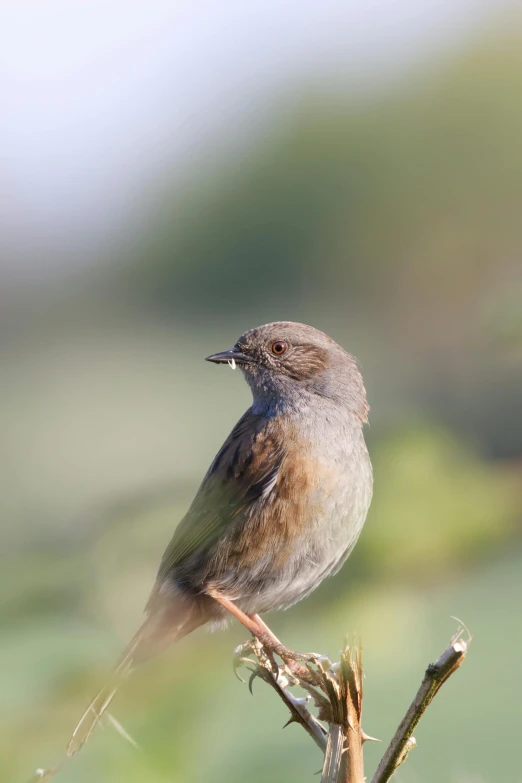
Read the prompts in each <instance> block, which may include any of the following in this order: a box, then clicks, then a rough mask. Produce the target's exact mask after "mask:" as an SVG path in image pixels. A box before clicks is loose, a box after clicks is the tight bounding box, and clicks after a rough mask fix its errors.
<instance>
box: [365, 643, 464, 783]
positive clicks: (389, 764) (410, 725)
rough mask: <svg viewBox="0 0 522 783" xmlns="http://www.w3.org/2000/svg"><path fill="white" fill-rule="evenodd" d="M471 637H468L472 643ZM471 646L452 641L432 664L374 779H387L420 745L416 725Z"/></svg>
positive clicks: (382, 781) (378, 782)
mask: <svg viewBox="0 0 522 783" xmlns="http://www.w3.org/2000/svg"><path fill="white" fill-rule="evenodd" d="M469 641H470V640H469V639H468V643H469ZM467 649H468V644H467V643H466V642H465V641H463V640H461V641H456V640H455V641H452V643H451V644H450V645H449V647H448V648H447V649H446V650H444V652H443V653H442V655H441V656H440V658H439V659H438V661H437V662H436V663H432V664H430V666H428V668H427V669H426V673H425V675H424V679H423V681H422V683H421V686H420V688H419V690H418V691H417V694H416V696H415V698H414V699H413V701H412V703H411V704H410V706H409V708H408V711H407V712H406V715H405V716H404V718H403V719H402V721H401V723H400V725H399V728H398V729H397V731H396V732H395V734H394V736H393V739H392V741H391V742H390V744H389V746H388V748H387V750H386V753H385V754H384V756H383V758H382V760H381V763H380V764H379V766H378V767H377V771H376V772H375V775H374V776H373V778H372V781H371V783H387V781H388V780H390V778H391V776H392V775H393V773H394V772H395V770H396V769H397V767H399V766H400V765H401V764H402V763H403V762H404V761H405V760H406V757H407V755H408V753H409V752H410V750H411V749H412V748H414V747H415V745H416V742H415V739H414V738H413V736H412V734H413V732H414V730H415V727H416V726H417V724H418V722H419V721H420V719H421V718H422V716H423V715H424V713H425V712H426V710H427V709H428V707H429V705H430V704H431V702H432V701H433V699H434V697H435V695H436V694H437V693H438V692H439V690H440V688H441V686H442V685H443V684H444V683H445V682H446V680H447V679H448V678H449V677H451V675H452V674H453V673H454V672H456V671H457V669H458V668H459V666H460V665H461V664H462V663H463V661H464V658H465V657H466V653H467Z"/></svg>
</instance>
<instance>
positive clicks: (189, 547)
mask: <svg viewBox="0 0 522 783" xmlns="http://www.w3.org/2000/svg"><path fill="white" fill-rule="evenodd" d="M207 360H208V361H210V362H215V363H218V364H224V363H228V364H230V365H231V366H232V368H235V367H236V366H238V367H239V368H240V369H241V370H242V372H243V373H244V375H245V378H246V380H247V383H248V384H249V386H250V388H251V390H252V395H253V404H252V407H251V408H249V409H248V410H247V412H246V413H245V414H244V415H243V416H242V417H241V419H240V420H239V422H238V423H237V424H236V426H235V427H234V429H233V430H232V432H231V433H230V435H229V436H228V438H227V440H226V441H225V443H224V444H223V446H222V448H221V449H220V451H219V452H218V454H217V456H216V458H215V459H214V461H213V463H212V465H211V466H210V468H209V470H208V472H207V474H206V476H205V478H204V479H203V483H202V484H201V486H200V488H199V490H198V492H197V494H196V497H195V498H194V500H193V502H192V505H191V506H190V508H189V510H188V512H187V514H186V515H185V517H184V518H183V519H182V521H181V522H180V524H179V525H178V527H177V528H176V530H175V533H174V536H173V538H172V540H171V542H170V544H169V545H168V547H167V549H166V551H165V554H164V555H163V558H162V561H161V564H160V567H159V572H158V576H157V578H156V583H155V585H154V587H153V590H152V593H151V596H150V598H149V601H148V603H147V606H146V614H147V618H146V620H145V622H144V623H143V625H142V626H141V628H140V629H139V631H138V632H137V634H136V635H135V636H134V638H133V639H132V641H131V642H130V644H129V645H128V647H127V649H126V650H125V652H124V654H123V656H122V659H121V661H120V663H119V665H118V667H117V669H116V672H115V674H114V677H113V679H112V680H111V682H110V683H109V684H108V685H107V686H106V687H105V688H104V689H103V690H102V691H101V692H100V693H99V694H98V695H97V696H96V698H95V699H94V700H93V702H92V703H91V704H90V705H89V707H88V709H87V710H86V712H85V713H84V715H83V717H82V719H81V720H80V723H79V724H78V726H77V727H76V730H75V732H74V734H73V736H72V739H71V741H70V744H69V747H68V751H67V752H68V754H69V755H73V754H74V753H75V752H76V751H77V750H78V749H79V748H80V747H81V746H82V745H83V744H84V742H85V741H86V740H87V738H88V737H89V736H90V734H91V732H92V730H93V729H94V727H95V726H96V724H97V723H98V721H99V719H100V717H101V715H102V714H103V712H104V711H105V710H106V709H107V707H108V705H109V703H110V701H111V699H112V697H113V696H114V693H115V691H116V688H117V686H118V684H119V682H120V680H121V678H122V677H123V676H125V675H126V674H128V673H129V671H130V670H131V669H132V668H133V667H134V666H136V665H137V664H139V663H141V662H143V661H144V660H146V659H148V658H150V657H152V656H153V655H156V654H157V653H159V652H160V651H162V650H164V649H165V648H166V647H168V646H169V645H171V644H172V643H173V642H176V641H178V640H179V639H181V638H182V637H183V636H186V635H187V634H188V633H190V632H191V631H193V630H194V629H195V628H198V627H199V626H200V625H203V624H204V623H212V624H214V625H216V624H218V625H219V624H224V623H225V622H226V620H227V618H230V616H231V615H234V616H235V617H236V618H237V619H238V620H239V621H240V622H241V623H243V625H245V626H246V627H247V628H248V630H249V631H250V632H251V633H252V634H253V635H254V636H255V637H257V638H258V639H260V641H261V642H262V643H263V644H264V645H265V647H266V648H267V649H268V650H270V651H271V652H272V653H276V654H279V655H281V657H282V658H283V659H284V660H291V659H292V658H293V657H299V656H296V655H295V654H294V653H292V651H290V650H287V649H286V648H285V647H283V645H282V644H281V643H280V642H279V640H278V639H277V638H276V637H275V636H274V635H273V634H272V632H271V631H270V629H269V628H268V627H267V626H266V625H265V623H264V622H263V621H262V620H261V618H260V617H259V615H260V614H261V613H264V612H267V611H269V610H270V609H286V608H287V607H289V606H291V605H292V604H294V603H295V602H296V601H299V600H300V599H301V598H304V597H305V596H306V595H308V594H309V593H310V592H312V590H314V589H315V588H316V587H317V586H318V585H319V584H320V583H321V582H322V580H323V579H324V578H325V577H326V576H328V575H330V574H334V573H335V572H336V571H338V570H339V568H340V567H341V565H342V564H343V563H344V561H345V560H346V558H347V557H348V555H349V554H350V552H351V550H352V549H353V547H354V545H355V543H356V541H357V538H358V536H359V533H360V532H361V529H362V526H363V524H364V521H365V518H366V514H367V511H368V507H369V505H370V500H371V495H372V469H371V463H370V458H369V456H368V451H367V449H366V444H365V441H364V437H363V432H362V429H363V424H364V423H365V422H366V421H367V414H368V410H369V409H368V404H367V401H366V392H365V388H364V384H363V380H362V377H361V374H360V372H359V370H358V368H357V364H356V362H355V359H354V358H353V357H352V356H351V355H350V354H348V353H346V351H344V350H343V348H341V347H340V346H339V345H338V344H337V343H336V342H334V340H332V339H331V338H330V337H328V336H327V335H326V334H323V332H320V331H318V330H317V329H313V328H312V327H310V326H305V325H304V324H298V323H292V322H289V321H281V322H276V323H271V324H266V325H264V326H260V327H258V328H257V329H252V330H250V331H248V332H246V333H245V334H244V335H243V336H242V337H240V338H239V340H238V341H237V343H236V345H235V346H234V347H233V348H232V349H231V350H228V351H224V352H223V353H216V354H213V355H212V356H208V357H207Z"/></svg>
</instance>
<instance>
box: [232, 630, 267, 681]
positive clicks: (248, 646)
mask: <svg viewBox="0 0 522 783" xmlns="http://www.w3.org/2000/svg"><path fill="white" fill-rule="evenodd" d="M261 647H262V646H261V644H260V642H259V641H258V640H257V639H255V638H254V639H249V641H248V642H245V643H244V644H240V645H238V646H237V647H236V649H235V650H234V657H233V659H232V668H233V669H234V674H235V675H236V677H237V679H238V680H240V681H241V682H246V680H244V679H243V678H242V677H241V675H240V674H239V669H240V668H241V667H242V666H246V665H247V664H252V663H253V661H252V659H251V658H250V657H249V656H250V655H255V656H256V657H257V658H259V652H260V648H261ZM250 671H251V670H250Z"/></svg>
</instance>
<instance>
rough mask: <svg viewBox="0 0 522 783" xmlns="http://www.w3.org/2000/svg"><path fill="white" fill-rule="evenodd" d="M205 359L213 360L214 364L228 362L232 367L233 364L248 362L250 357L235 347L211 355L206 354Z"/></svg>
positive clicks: (207, 360)
mask: <svg viewBox="0 0 522 783" xmlns="http://www.w3.org/2000/svg"><path fill="white" fill-rule="evenodd" d="M205 361H206V362H214V363H215V364H230V365H232V367H234V365H235V364H248V363H249V362H251V361H252V359H251V358H250V356H247V355H246V354H244V353H241V351H239V350H237V349H236V348H230V349H229V350H228V351H221V353H213V354H212V355H211V356H207V358H206V359H205Z"/></svg>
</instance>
